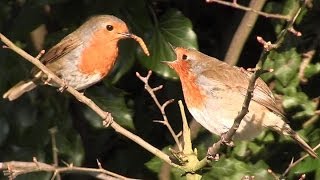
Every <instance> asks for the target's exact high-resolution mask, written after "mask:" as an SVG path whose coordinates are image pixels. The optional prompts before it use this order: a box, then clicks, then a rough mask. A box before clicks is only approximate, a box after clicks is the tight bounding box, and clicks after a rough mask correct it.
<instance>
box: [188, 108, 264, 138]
mask: <svg viewBox="0 0 320 180" xmlns="http://www.w3.org/2000/svg"><path fill="white" fill-rule="evenodd" d="M189 111H190V113H191V114H192V116H193V117H194V118H195V120H196V121H197V122H199V123H200V124H201V125H202V126H203V127H204V128H206V129H207V130H209V131H210V132H211V133H213V134H216V135H218V136H221V135H222V134H224V133H226V132H227V131H228V130H229V129H230V128H231V126H232V125H233V122H234V119H235V117H232V118H231V117H228V116H225V115H224V113H223V112H221V111H220V110H219V109H218V110H213V109H210V110H209V109H208V108H205V109H202V110H200V109H197V108H189ZM262 129H263V126H262V125H261V124H257V123H255V122H253V121H252V114H251V113H249V114H247V115H246V116H245V117H244V119H243V120H242V121H241V123H240V126H239V128H238V130H237V131H236V134H235V135H234V136H233V139H234V140H248V139H252V138H254V137H256V136H258V135H259V134H260V133H261V132H262Z"/></svg>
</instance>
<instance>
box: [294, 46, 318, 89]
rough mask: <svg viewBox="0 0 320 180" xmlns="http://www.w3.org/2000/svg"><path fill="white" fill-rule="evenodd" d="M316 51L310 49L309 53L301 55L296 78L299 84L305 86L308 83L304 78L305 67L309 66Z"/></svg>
mask: <svg viewBox="0 0 320 180" xmlns="http://www.w3.org/2000/svg"><path fill="white" fill-rule="evenodd" d="M315 53H316V50H315V49H314V48H312V49H311V50H310V51H308V52H306V53H303V55H302V62H301V64H300V68H299V73H298V77H299V80H300V82H301V83H303V84H305V83H307V82H308V79H307V78H305V77H304V73H305V70H306V68H307V66H308V65H309V64H310V62H311V60H312V58H313V56H314V55H315Z"/></svg>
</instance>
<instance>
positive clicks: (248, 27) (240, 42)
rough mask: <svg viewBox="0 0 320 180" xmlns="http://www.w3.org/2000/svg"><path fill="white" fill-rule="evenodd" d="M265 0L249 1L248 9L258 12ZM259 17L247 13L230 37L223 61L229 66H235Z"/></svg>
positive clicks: (255, 14)
mask: <svg viewBox="0 0 320 180" xmlns="http://www.w3.org/2000/svg"><path fill="white" fill-rule="evenodd" d="M266 1H267V0H259V1H257V0H251V1H250V3H249V6H250V8H252V9H256V10H258V11H260V10H261V9H262V8H263V6H264V4H265V3H266ZM258 17H259V15H258V14H257V13H254V12H252V11H247V12H246V13H245V15H244V16H243V18H242V19H241V22H240V24H239V26H238V28H237V30H236V32H235V33H234V35H233V37H232V41H231V43H230V45H229V47H228V51H227V53H226V55H225V58H224V61H225V62H226V63H228V64H230V65H236V64H237V62H238V60H239V57H240V55H241V52H242V49H243V47H244V45H245V43H246V41H247V39H248V37H249V35H250V33H251V31H252V29H253V28H254V25H255V23H256V21H257V19H258Z"/></svg>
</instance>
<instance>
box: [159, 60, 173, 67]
mask: <svg viewBox="0 0 320 180" xmlns="http://www.w3.org/2000/svg"><path fill="white" fill-rule="evenodd" d="M160 62H161V63H163V64H166V65H168V66H169V67H170V68H173V65H174V61H160Z"/></svg>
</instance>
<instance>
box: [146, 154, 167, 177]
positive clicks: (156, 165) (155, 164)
mask: <svg viewBox="0 0 320 180" xmlns="http://www.w3.org/2000/svg"><path fill="white" fill-rule="evenodd" d="M162 164H163V161H162V160H161V159H160V158H158V157H157V156H154V157H153V158H152V159H151V160H150V161H148V162H146V163H145V166H146V167H147V168H148V169H150V170H151V171H152V172H154V173H157V172H160V169H161V166H162Z"/></svg>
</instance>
